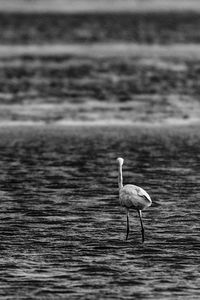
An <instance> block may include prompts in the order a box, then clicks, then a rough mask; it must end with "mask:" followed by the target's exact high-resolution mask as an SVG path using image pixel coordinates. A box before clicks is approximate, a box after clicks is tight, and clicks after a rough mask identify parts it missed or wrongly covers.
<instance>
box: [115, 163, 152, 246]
mask: <svg viewBox="0 0 200 300" xmlns="http://www.w3.org/2000/svg"><path fill="white" fill-rule="evenodd" d="M117 161H118V165H119V174H118V186H119V201H120V204H121V206H122V207H125V209H126V219H127V228H126V240H128V235H129V210H130V209H135V210H137V212H138V215H139V218H140V224H141V231H142V243H144V226H143V222H142V210H144V209H145V208H147V207H149V206H151V204H152V201H151V198H150V196H149V194H148V193H147V192H146V191H145V190H143V189H142V188H141V187H139V186H137V185H133V184H126V185H124V186H123V176H122V166H123V163H124V159H123V158H121V157H118V158H117Z"/></svg>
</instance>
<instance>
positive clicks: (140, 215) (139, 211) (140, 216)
mask: <svg viewBox="0 0 200 300" xmlns="http://www.w3.org/2000/svg"><path fill="white" fill-rule="evenodd" d="M138 214H139V218H140V224H141V230H142V243H144V226H143V222H142V211H141V210H138Z"/></svg>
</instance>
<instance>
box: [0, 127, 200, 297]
mask: <svg viewBox="0 0 200 300" xmlns="http://www.w3.org/2000/svg"><path fill="white" fill-rule="evenodd" d="M198 132H199V128H198V127H184V128H179V127H177V128H172V127H168V128H164V127H163V128H158V127H156V128H153V127H152V128H145V127H143V128H139V127H122V128H120V127H110V128H105V127H98V128H94V127H91V128H90V127H83V128H81V127H71V128H70V127H52V126H49V127H48V126H46V127H43V126H41V127H16V128H14V127H10V128H1V129H0V167H1V172H0V191H1V192H0V193H1V201H0V218H1V223H0V239H1V244H0V278H1V279H0V296H1V299H16V297H18V299H67V298H68V299H133V297H136V298H137V299H199V297H200V290H199V286H200V279H199V278H200V277H199V275H200V269H199V258H200V255H199V250H200V225H199V208H200V204H199V203H200V202H199V198H200V188H199V183H200V175H199V167H200V163H199V162H200V137H199V134H198ZM118 156H123V157H124V158H125V164H124V183H135V184H137V185H140V186H141V187H143V188H144V189H145V190H146V191H147V192H149V194H150V195H151V198H152V200H153V204H152V206H151V207H150V208H149V209H148V210H146V211H144V213H143V218H144V226H145V230H146V240H145V243H144V244H142V243H141V233H140V223H139V220H138V217H137V214H136V212H134V211H133V212H132V213H131V231H130V237H129V240H128V241H125V231H126V217H125V213H124V211H123V210H122V208H120V207H119V204H118V190H117V165H116V157H118Z"/></svg>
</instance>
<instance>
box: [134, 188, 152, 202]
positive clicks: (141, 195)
mask: <svg viewBox="0 0 200 300" xmlns="http://www.w3.org/2000/svg"><path fill="white" fill-rule="evenodd" d="M137 194H138V196H140V197H144V198H147V200H149V201H150V202H151V198H150V196H149V194H148V193H147V192H145V190H143V189H142V188H141V187H137Z"/></svg>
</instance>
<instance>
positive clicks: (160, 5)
mask: <svg viewBox="0 0 200 300" xmlns="http://www.w3.org/2000/svg"><path fill="white" fill-rule="evenodd" d="M188 10H192V11H200V1H199V0H34V1H30V0H14V1H11V0H1V1H0V11H14V12H29V13H32V12H38V13H42V12H59V13H74V12H119V11H128V12H146V11H147V12H148V11H188Z"/></svg>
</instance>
